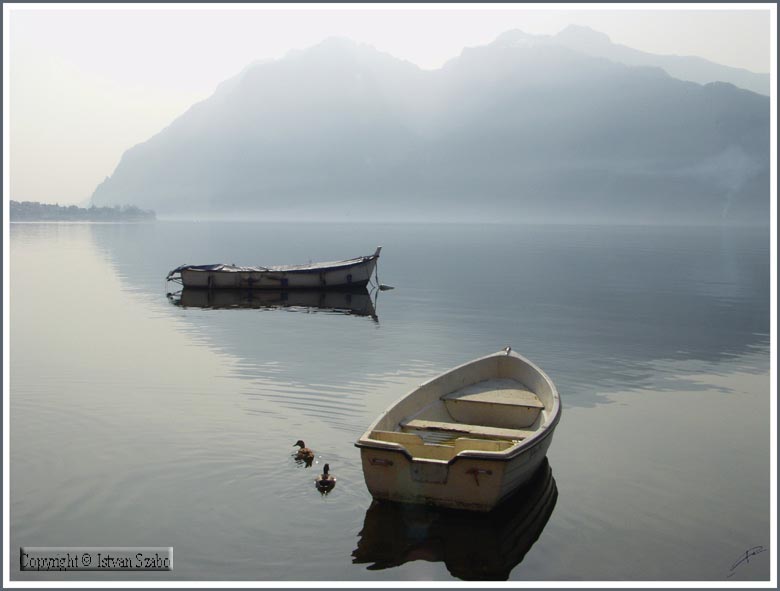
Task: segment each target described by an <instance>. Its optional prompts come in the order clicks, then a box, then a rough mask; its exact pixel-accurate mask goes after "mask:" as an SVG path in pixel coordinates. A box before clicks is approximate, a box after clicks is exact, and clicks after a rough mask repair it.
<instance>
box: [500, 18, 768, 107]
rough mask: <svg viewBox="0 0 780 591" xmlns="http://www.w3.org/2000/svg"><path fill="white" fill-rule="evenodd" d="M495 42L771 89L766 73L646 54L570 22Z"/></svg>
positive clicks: (512, 33)
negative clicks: (556, 29) (550, 31)
mask: <svg viewBox="0 0 780 591" xmlns="http://www.w3.org/2000/svg"><path fill="white" fill-rule="evenodd" d="M495 43H498V44H508V45H525V46H530V45H560V46H562V47H568V48H569V49H572V50H574V51H579V52H581V53H584V54H586V55H590V56H592V57H603V58H606V59H609V60H611V61H614V62H618V63H621V64H626V65H628V66H649V67H656V68H662V69H663V70H664V71H665V72H667V73H668V74H669V75H670V76H672V77H674V78H678V79H680V80H687V81H689V82H696V83H698V84H708V83H710V82H728V83H730V84H733V85H734V86H738V87H739V88H744V89H746V90H751V91H753V92H756V93H758V94H763V95H764V96H769V91H770V80H769V74H766V73H757V72H751V71H750V70H745V69H743V68H734V67H731V66H724V65H722V64H717V63H715V62H711V61H709V60H706V59H704V58H701V57H697V56H684V55H659V54H654V53H647V52H644V51H640V50H638V49H634V48H633V47H628V46H626V45H620V44H618V43H613V42H612V40H611V39H610V38H609V37H608V36H607V35H605V34H604V33H601V32H599V31H594V30H593V29H590V28H588V27H583V26H578V25H570V26H568V27H566V28H565V29H564V30H562V31H561V32H560V33H558V34H557V35H529V34H528V33H524V32H523V31H519V30H512V31H507V32H505V33H503V34H502V35H500V36H499V37H498V38H497V39H496V41H495Z"/></svg>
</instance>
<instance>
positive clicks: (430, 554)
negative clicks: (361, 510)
mask: <svg viewBox="0 0 780 591" xmlns="http://www.w3.org/2000/svg"><path fill="white" fill-rule="evenodd" d="M557 498H558V488H557V487H556V484H555V479H554V478H553V475H552V470H551V469H550V464H549V463H548V461H547V460H546V459H545V461H544V463H543V464H542V465H541V466H540V467H539V470H538V471H537V473H536V475H535V476H534V477H533V478H532V479H531V481H529V482H528V483H527V484H526V485H525V486H524V487H523V488H522V489H520V490H518V491H517V492H516V493H515V494H514V495H512V497H511V498H510V499H507V500H506V501H505V502H503V503H502V504H501V505H499V506H498V507H497V508H496V509H494V510H493V511H491V512H490V513H473V512H470V511H458V510H452V509H437V508H433V507H427V506H424V505H408V504H401V503H391V502H377V501H374V502H372V504H371V506H370V507H369V508H368V511H366V517H365V520H364V522H363V530H362V531H361V532H360V534H358V536H359V540H358V545H357V548H356V549H355V550H354V552H352V562H353V563H355V564H369V566H368V567H367V568H368V569H369V570H383V569H386V568H393V567H396V566H401V565H402V564H405V563H406V562H411V561H413V560H427V561H429V562H439V561H442V562H444V564H445V566H446V567H447V570H448V571H449V572H450V574H452V575H453V576H454V577H457V578H459V579H463V580H485V581H505V580H507V579H508V578H509V573H510V572H512V569H513V568H514V567H515V566H517V565H518V564H519V563H520V562H521V561H522V560H523V557H524V556H525V555H526V553H527V552H528V550H530V549H531V546H533V545H534V543H535V542H536V540H537V539H538V538H539V536H540V534H541V533H542V530H543V529H544V527H545V525H547V521H548V520H549V519H550V515H552V512H553V509H554V508H555V502H556V500H557Z"/></svg>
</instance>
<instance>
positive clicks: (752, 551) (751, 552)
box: [729, 546, 767, 577]
mask: <svg viewBox="0 0 780 591" xmlns="http://www.w3.org/2000/svg"><path fill="white" fill-rule="evenodd" d="M766 550H767V549H766V548H764V547H763V546H753V547H752V548H748V549H747V550H745V552H744V553H743V554H742V555H741V556H740V557H739V560H737V561H736V562H735V563H734V564H732V565H731V568H730V569H729V570H730V571H731V573H730V574H729V577H733V576H734V574H735V573H736V569H737V568H738V567H739V566H740V565H742V564H750V558H751V557H752V556H756V555H757V554H761V553H762V552H766Z"/></svg>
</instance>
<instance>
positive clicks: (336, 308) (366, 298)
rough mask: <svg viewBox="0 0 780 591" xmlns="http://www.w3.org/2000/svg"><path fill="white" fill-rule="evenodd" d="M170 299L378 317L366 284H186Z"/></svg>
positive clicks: (216, 305) (183, 304) (199, 304)
mask: <svg viewBox="0 0 780 591" xmlns="http://www.w3.org/2000/svg"><path fill="white" fill-rule="evenodd" d="M168 300H169V301H170V302H171V303H172V304H174V305H175V306H181V307H182V308H210V309H240V308H253V309H272V308H285V309H288V310H302V311H307V312H309V311H320V310H321V311H324V312H332V313H335V314H345V315H350V316H370V317H371V318H373V319H374V320H378V316H377V313H376V309H375V307H374V302H373V300H372V299H371V294H369V293H368V291H367V290H366V288H365V287H358V288H355V289H349V290H346V289H339V288H334V289H329V290H320V289H316V290H312V289H298V290H293V291H280V290H273V289H264V290H260V291H257V290H253V289H219V290H210V289H193V288H189V287H185V288H183V289H181V290H180V291H178V292H176V293H169V294H168Z"/></svg>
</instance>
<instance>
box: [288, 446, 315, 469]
mask: <svg viewBox="0 0 780 591" xmlns="http://www.w3.org/2000/svg"><path fill="white" fill-rule="evenodd" d="M296 445H297V446H298V447H300V449H299V450H298V451H297V452H295V459H296V460H301V461H303V462H306V465H307V466H311V463H312V462H313V461H314V452H313V451H312V450H310V449H309V448H308V447H306V444H305V443H304V442H303V440H301V439H299V440H298V441H296V442H295V443H294V444H293V447H295V446H296Z"/></svg>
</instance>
